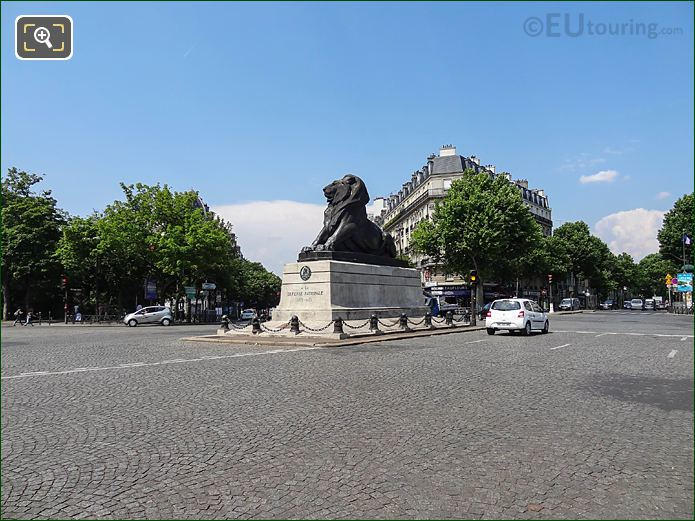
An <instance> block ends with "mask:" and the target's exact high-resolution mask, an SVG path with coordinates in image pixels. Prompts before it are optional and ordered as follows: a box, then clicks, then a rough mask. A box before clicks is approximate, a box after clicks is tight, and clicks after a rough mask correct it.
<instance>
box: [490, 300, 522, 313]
mask: <svg viewBox="0 0 695 521" xmlns="http://www.w3.org/2000/svg"><path fill="white" fill-rule="evenodd" d="M492 309H495V310H497V311H513V310H515V309H521V306H520V305H519V302H517V301H516V300H496V301H495V302H493V303H492Z"/></svg>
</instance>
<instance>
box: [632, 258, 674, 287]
mask: <svg viewBox="0 0 695 521" xmlns="http://www.w3.org/2000/svg"><path fill="white" fill-rule="evenodd" d="M679 265H680V263H677V262H675V261H672V260H670V259H665V258H664V257H662V256H661V254H660V253H651V254H649V255H647V256H646V257H644V258H643V259H642V260H641V261H639V264H638V265H637V274H638V276H637V284H636V285H635V289H637V291H638V293H639V295H641V296H643V297H645V298H648V297H651V296H652V295H661V296H666V295H668V289H667V288H666V283H665V277H666V275H667V274H669V273H670V274H671V275H675V273H676V272H677V271H678V266H679Z"/></svg>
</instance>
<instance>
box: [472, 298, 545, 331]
mask: <svg viewBox="0 0 695 521" xmlns="http://www.w3.org/2000/svg"><path fill="white" fill-rule="evenodd" d="M485 327H486V328H487V334H488V335H494V334H495V331H500V330H505V331H521V332H522V333H524V334H525V335H530V334H531V331H532V330H537V331H540V332H542V333H547V332H548V329H549V327H550V323H549V321H548V315H546V314H545V312H544V311H543V310H542V309H541V307H540V306H539V305H538V304H536V303H535V302H534V301H532V300H528V299H525V298H505V299H500V300H495V301H494V302H493V303H492V305H491V306H490V311H488V312H487V315H486V318H485Z"/></svg>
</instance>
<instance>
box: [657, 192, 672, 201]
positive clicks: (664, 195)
mask: <svg viewBox="0 0 695 521" xmlns="http://www.w3.org/2000/svg"><path fill="white" fill-rule="evenodd" d="M670 195H671V192H659V193H658V194H656V198H657V199H659V200H661V199H666V198H667V197H669V196H670Z"/></svg>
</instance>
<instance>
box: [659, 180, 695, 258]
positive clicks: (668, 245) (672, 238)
mask: <svg viewBox="0 0 695 521" xmlns="http://www.w3.org/2000/svg"><path fill="white" fill-rule="evenodd" d="M693 197H694V196H693V194H686V195H684V196H683V197H681V198H680V199H678V200H677V201H676V202H675V203H674V205H673V208H671V210H669V211H668V212H666V215H664V222H663V225H662V227H661V229H660V230H659V232H658V233H657V236H656V237H657V239H658V240H659V253H660V254H661V256H662V257H664V258H666V259H669V260H671V261H675V262H677V263H679V265H680V266H682V265H683V264H692V258H693V257H692V243H691V245H689V246H686V247H685V258H686V259H685V260H686V261H685V262H684V261H683V234H684V233H687V234H688V235H690V237H691V238H692V236H693V230H695V213H694V212H695V204H694V203H693ZM688 259H689V260H690V262H687V261H688Z"/></svg>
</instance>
